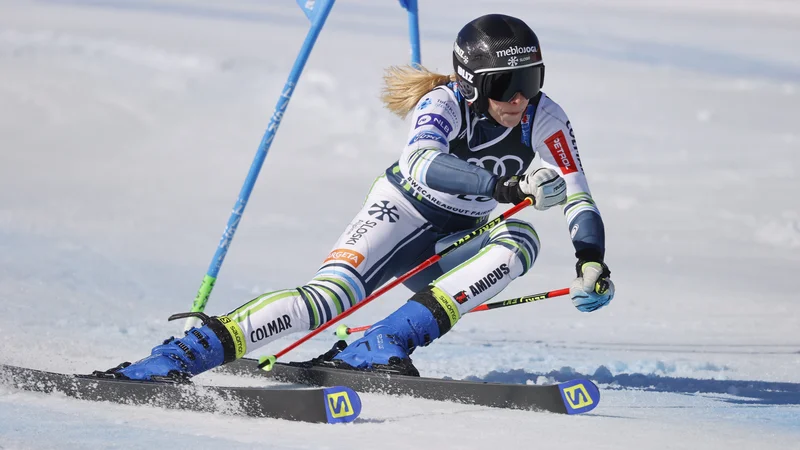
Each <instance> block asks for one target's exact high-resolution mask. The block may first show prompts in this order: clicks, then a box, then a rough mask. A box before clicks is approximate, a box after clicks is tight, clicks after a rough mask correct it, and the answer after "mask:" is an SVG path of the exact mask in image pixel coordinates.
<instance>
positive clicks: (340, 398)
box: [324, 386, 361, 423]
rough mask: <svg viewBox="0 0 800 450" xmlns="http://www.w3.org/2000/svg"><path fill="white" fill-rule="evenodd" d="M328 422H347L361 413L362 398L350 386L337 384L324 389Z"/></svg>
mask: <svg viewBox="0 0 800 450" xmlns="http://www.w3.org/2000/svg"><path fill="white" fill-rule="evenodd" d="M324 393H325V395H324V397H325V412H326V413H327V414H328V423H347V422H352V421H354V420H356V418H357V417H358V415H359V414H361V399H360V398H359V397H358V394H356V392H355V391H354V390H352V389H350V388H347V387H343V386H336V387H332V388H327V389H325V390H324Z"/></svg>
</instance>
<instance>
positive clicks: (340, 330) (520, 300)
mask: <svg viewBox="0 0 800 450" xmlns="http://www.w3.org/2000/svg"><path fill="white" fill-rule="evenodd" d="M567 294H569V288H564V289H556V290H554V291H547V292H541V293H539V294H533V295H525V296H522V297H517V298H510V299H508V300H503V301H499V302H493V303H484V304H482V305H478V306H476V307H474V308H472V309H470V310H469V311H468V313H474V312H478V311H488V310H490V309H497V308H505V307H506V306H514V305H522V304H525V303H532V302H538V301H539V300H544V299H546V298H553V297H560V296H562V295H567ZM371 326H372V325H363V326H360V327H348V326H347V325H344V324H342V325H339V326H338V327H336V331H335V332H334V333H333V334H334V335H336V336H337V337H339V338H341V339H344V338H346V337H347V336H349V335H351V334H353V333H360V332H362V331H367V330H368V329H369V327H371Z"/></svg>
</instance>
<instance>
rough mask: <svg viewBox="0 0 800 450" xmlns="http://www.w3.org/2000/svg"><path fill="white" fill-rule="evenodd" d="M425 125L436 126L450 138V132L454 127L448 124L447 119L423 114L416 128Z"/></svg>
mask: <svg viewBox="0 0 800 450" xmlns="http://www.w3.org/2000/svg"><path fill="white" fill-rule="evenodd" d="M425 125H433V126H435V127H436V128H438V129H439V131H441V132H442V133H444V134H445V136H449V135H450V132H451V131H453V125H450V122H448V121H447V119H445V118H444V117H442V116H440V115H439V114H423V115H421V116H419V118H418V119H417V126H416V127H415V128H419V127H421V126H425Z"/></svg>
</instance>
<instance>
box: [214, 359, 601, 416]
mask: <svg viewBox="0 0 800 450" xmlns="http://www.w3.org/2000/svg"><path fill="white" fill-rule="evenodd" d="M219 370H225V371H227V372H229V373H233V374H237V375H247V374H249V375H252V374H261V375H263V376H266V377H270V378H272V379H275V380H278V381H283V382H287V383H294V384H305V385H309V386H333V385H339V386H347V387H349V388H351V389H354V390H356V391H359V392H374V393H381V394H390V395H405V396H411V397H418V398H425V399H429V400H440V401H453V402H459V403H465V404H471V405H481V406H491V407H496V408H511V409H526V410H534V411H549V412H554V413H561V414H582V413H585V412H588V411H591V410H592V409H594V408H595V407H596V406H597V404H598V403H599V401H600V390H599V389H598V388H597V386H596V385H595V384H594V383H593V382H591V381H589V380H584V379H577V380H571V381H567V382H564V383H558V384H550V385H530V384H503V383H489V382H474V381H458V380H446V379H440V378H425V377H411V376H404V375H394V374H387V373H379V372H362V371H356V370H346V369H335V368H328V367H320V366H308V365H307V364H302V363H300V364H298V363H289V364H286V363H275V366H274V368H273V369H272V370H271V371H269V372H267V371H264V370H259V369H258V361H257V360H254V359H248V358H244V359H240V360H237V361H234V362H231V363H229V364H227V365H225V366H222V367H221V368H220V369H219Z"/></svg>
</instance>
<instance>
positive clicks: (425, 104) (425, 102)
mask: <svg viewBox="0 0 800 450" xmlns="http://www.w3.org/2000/svg"><path fill="white" fill-rule="evenodd" d="M430 104H431V99H430V97H426V98H425V100H423V101H422V103H420V104H419V106H417V111H422V110H423V109H425V108H427V107H428V106H430Z"/></svg>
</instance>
